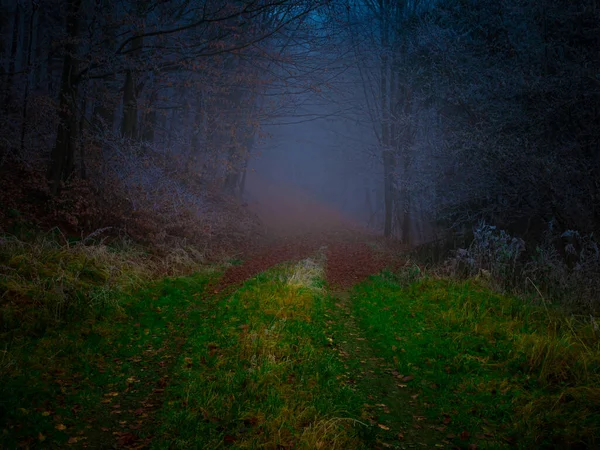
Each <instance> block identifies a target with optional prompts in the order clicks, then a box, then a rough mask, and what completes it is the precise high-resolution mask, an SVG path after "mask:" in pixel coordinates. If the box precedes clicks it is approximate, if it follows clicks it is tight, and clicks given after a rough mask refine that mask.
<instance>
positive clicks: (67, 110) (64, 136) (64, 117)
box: [48, 0, 82, 195]
mask: <svg viewBox="0 0 600 450" xmlns="http://www.w3.org/2000/svg"><path fill="white" fill-rule="evenodd" d="M81 3H82V0H69V8H68V16H67V35H68V37H69V40H68V43H67V44H65V57H64V63H63V70H62V75H61V82H60V94H59V96H60V103H59V119H60V121H59V125H58V132H57V135H56V142H55V144H54V147H53V149H52V153H51V159H50V168H49V170H48V179H49V181H50V183H51V192H52V194H53V195H56V194H57V193H58V190H59V187H60V182H61V181H65V180H66V179H67V178H69V176H70V175H71V174H72V173H73V168H74V166H75V147H76V146H75V137H76V131H77V120H76V115H75V105H76V98H77V82H76V80H75V73H76V70H77V62H76V60H75V58H74V52H75V44H74V41H75V39H76V38H77V35H78V32H79V26H78V25H79V23H78V22H79V21H78V14H79V10H80V8H81Z"/></svg>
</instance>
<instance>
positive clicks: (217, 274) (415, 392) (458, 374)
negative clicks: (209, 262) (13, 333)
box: [0, 229, 600, 449]
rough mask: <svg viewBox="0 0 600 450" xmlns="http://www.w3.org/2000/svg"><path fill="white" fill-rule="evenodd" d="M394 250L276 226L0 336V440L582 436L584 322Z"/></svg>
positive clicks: (326, 441)
mask: <svg viewBox="0 0 600 450" xmlns="http://www.w3.org/2000/svg"><path fill="white" fill-rule="evenodd" d="M398 254H399V252H398V249H397V248H395V249H390V248H389V247H387V246H386V244H385V243H384V242H382V241H381V240H380V239H378V238H376V237H374V236H370V235H367V234H364V233H362V232H353V231H349V230H347V229H346V230H341V231H340V230H338V231H337V232H328V233H324V232H319V233H312V234H304V235H295V236H287V237H283V238H280V239H276V240H273V241H272V242H271V243H270V244H268V245H266V246H265V247H264V248H263V249H262V250H261V251H258V250H256V251H255V254H254V255H252V256H249V257H248V258H247V259H245V260H244V261H233V262H232V263H231V264H230V265H229V266H228V267H226V268H223V269H218V268H213V269H207V270H206V271H204V272H201V273H197V274H195V275H192V276H189V277H181V278H165V279H163V280H159V281H156V282H154V283H152V284H149V285H148V286H147V287H146V288H144V289H141V290H139V291H137V292H135V293H133V294H131V295H128V296H125V297H123V298H122V299H121V300H120V303H119V307H118V308H117V309H115V310H114V311H113V312H112V313H111V314H102V315H98V316H96V317H86V318H82V319H81V320H80V321H76V322H73V323H71V324H70V325H67V326H66V327H64V328H62V329H60V330H57V331H50V332H47V333H46V334H44V335H43V336H41V337H38V338H35V339H23V340H21V341H18V342H16V343H13V344H12V347H11V348H10V351H7V352H5V356H4V358H3V361H2V363H3V366H2V371H1V372H0V376H1V377H2V387H0V398H1V400H0V419H1V421H0V447H2V448H123V449H127V448H128V449H141V448H157V449H163V448H164V449H166V448H172V449H193V448H198V449H204V448H206V449H213V448H272V449H292V448H305V449H319V448H321V449H333V448H338V449H359V448H365V449H366V448H372V449H383V448H398V449H407V448H470V449H477V448H508V447H517V448H561V447H563V448H577V446H578V445H579V446H580V447H581V448H585V445H588V444H589V443H590V442H597V441H596V440H595V439H596V436H598V427H599V426H600V420H598V419H599V418H600V416H599V412H598V409H597V404H598V403H594V398H593V396H595V395H597V394H598V392H599V391H598V389H597V386H596V385H594V384H593V382H595V381H594V380H597V378H594V377H595V376H596V375H597V372H598V360H599V359H598V351H597V348H596V349H594V348H592V345H593V344H592V342H593V340H592V339H593V338H594V336H593V335H591V334H590V333H593V330H592V331H590V330H589V329H587V328H584V327H579V328H577V329H575V327H578V325H576V324H575V323H574V322H573V323H572V324H571V325H570V328H567V327H566V326H563V327H562V330H561V331H559V330H558V328H560V327H558V326H557V324H559V322H557V321H558V320H559V319H558V318H554V317H551V316H550V314H551V313H550V312H549V311H547V310H546V311H545V310H543V309H541V308H539V307H537V308H536V307H533V306H529V307H525V306H524V305H523V304H522V301H521V300H518V299H513V298H509V297H504V296H500V295H497V294H494V293H493V292H492V291H490V290H489V289H487V288H486V287H484V286H483V285H482V284H481V283H478V282H476V281H464V282H458V281H451V280H445V279H439V278H435V277H426V276H423V274H422V273H421V271H420V269H419V268H418V267H417V266H415V265H412V266H411V265H408V264H407V261H406V259H403V257H400V258H398V256H397V255H398ZM383 269H386V270H383ZM557 317H558V316H557ZM549 324H554V326H555V328H556V329H555V330H554V331H553V332H552V333H551V334H549V333H548V328H549ZM596 337H597V336H596ZM7 349H8V347H7ZM582 365H584V366H585V367H583V366H582ZM585 371H587V372H586V373H585V374H584V372H585ZM594 374H596V375H594ZM584 376H586V377H587V378H585V377H584ZM574 380H575V381H574Z"/></svg>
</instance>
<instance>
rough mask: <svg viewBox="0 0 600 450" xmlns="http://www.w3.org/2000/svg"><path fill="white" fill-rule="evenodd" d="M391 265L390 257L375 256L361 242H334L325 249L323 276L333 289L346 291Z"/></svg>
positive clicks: (370, 249)
mask: <svg viewBox="0 0 600 450" xmlns="http://www.w3.org/2000/svg"><path fill="white" fill-rule="evenodd" d="M391 264H392V259H391V255H389V254H388V253H386V254H384V255H377V254H375V251H374V250H373V249H372V248H371V247H369V246H368V245H367V244H365V243H363V242H335V243H333V244H332V245H331V246H329V247H328V249H327V269H326V271H325V275H326V277H327V282H328V283H329V285H330V286H332V287H333V288H336V289H348V288H350V287H352V286H353V285H355V284H356V283H360V282H361V281H363V280H365V279H366V278H367V277H368V276H369V275H373V274H375V273H377V272H380V271H381V270H382V269H384V268H385V267H387V266H390V265H391Z"/></svg>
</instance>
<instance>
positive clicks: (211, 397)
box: [153, 258, 370, 449]
mask: <svg viewBox="0 0 600 450" xmlns="http://www.w3.org/2000/svg"><path fill="white" fill-rule="evenodd" d="M318 259H319V258H317V260H312V259H307V260H304V261H301V262H300V263H298V264H295V265H283V266H280V267H278V268H275V269H271V270H269V271H267V272H266V273H263V274H261V275H259V276H258V277H256V278H254V279H253V280H250V281H248V282H247V283H246V284H245V285H244V286H243V287H242V288H241V289H240V290H238V291H237V292H235V293H234V294H233V295H232V296H230V297H229V298H227V299H224V300H222V301H221V303H220V304H219V305H217V307H216V308H215V309H214V311H213V312H212V314H209V315H208V316H205V317H202V318H201V320H199V321H197V322H196V325H195V327H196V328H195V330H194V331H192V334H191V335H190V336H188V341H187V344H186V345H185V347H184V348H183V349H182V354H181V356H180V358H179V360H178V361H177V364H176V366H175V367H176V368H175V370H174V372H173V375H172V380H171V384H170V385H169V388H168V391H167V394H166V401H165V405H164V407H163V409H162V410H161V411H160V417H159V421H160V423H161V424H162V425H161V428H160V431H159V433H158V435H159V436H160V438H159V439H157V440H155V441H154V442H153V448H181V449H184V448H185V449H188V448H211V449H212V448H220V447H224V446H225V447H227V446H231V447H234V448H272V449H286V448H305V449H319V448H323V449H335V448H339V449H346V448H368V447H366V446H365V444H364V442H363V440H362V439H361V438H360V437H359V435H360V434H361V433H363V432H366V431H367V430H368V429H369V428H370V427H367V426H365V425H363V424H361V423H359V422H357V421H356V420H355V419H352V417H358V415H359V411H360V407H361V404H362V402H361V401H360V400H359V397H358V396H357V395H356V393H354V392H353V391H352V390H351V389H349V388H347V387H346V386H345V385H344V384H343V383H342V382H341V381H340V380H341V378H343V373H344V368H343V365H342V363H341V362H340V361H339V359H338V358H337V355H336V352H335V351H334V350H333V348H331V342H330V340H329V339H328V338H327V336H326V334H325V328H326V327H325V320H326V319H325V310H326V309H327V301H328V300H327V298H326V296H325V293H324V290H323V281H322V261H319V260H318Z"/></svg>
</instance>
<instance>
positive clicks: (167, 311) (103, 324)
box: [0, 272, 216, 449]
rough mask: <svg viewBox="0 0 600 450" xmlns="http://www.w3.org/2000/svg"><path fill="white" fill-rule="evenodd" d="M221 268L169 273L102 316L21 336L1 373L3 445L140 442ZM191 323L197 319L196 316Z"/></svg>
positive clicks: (209, 304)
mask: <svg viewBox="0 0 600 450" xmlns="http://www.w3.org/2000/svg"><path fill="white" fill-rule="evenodd" d="M215 276H216V274H215V273H211V272H206V273H202V274H197V275H194V276H192V277H186V278H178V279H165V280H163V281H161V282H158V283H155V284H153V285H151V286H149V287H146V288H145V289H142V290H140V291H138V292H136V293H135V295H133V294H132V295H131V296H125V295H123V296H122V297H121V298H119V302H118V304H119V305H120V307H118V308H117V309H116V310H114V311H113V312H112V313H110V314H109V313H107V312H106V311H105V314H104V315H103V316H101V317H97V318H94V317H85V318H82V320H81V321H80V322H78V323H71V324H70V325H68V326H66V327H64V328H62V329H56V330H54V331H52V332H48V333H47V334H46V335H45V336H44V337H42V338H39V339H31V338H23V339H22V340H20V341H14V342H13V343H12V345H11V348H10V349H9V351H8V352H7V353H6V354H8V355H10V358H11V360H10V361H7V362H6V364H5V365H4V366H3V370H2V371H1V373H0V448H7V449H9V448H66V447H67V446H68V447H70V448H78V447H84V448H113V447H116V448H141V446H143V445H145V444H147V443H148V442H149V441H150V440H151V438H152V435H153V433H154V431H155V429H156V424H155V423H154V421H153V416H154V412H155V410H156V409H157V408H159V407H160V406H161V404H162V396H163V391H164V387H165V386H166V384H168V380H169V378H168V377H169V376H168V374H169V371H170V368H171V366H172V365H173V363H174V362H175V360H176V357H177V355H178V354H179V351H180V350H179V349H180V348H181V346H182V345H183V343H184V342H185V339H186V333H187V332H189V330H190V327H192V329H193V328H194V326H195V323H193V322H190V318H189V317H188V316H187V311H188V309H189V307H190V305H191V304H194V305H195V306H196V308H195V311H196V314H200V309H201V308H203V309H204V310H209V309H210V308H211V307H212V305H213V304H212V302H209V301H207V299H206V298H203V290H204V288H205V285H206V283H207V282H208V281H209V280H210V279H212V278H215ZM192 319H193V318H192Z"/></svg>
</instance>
